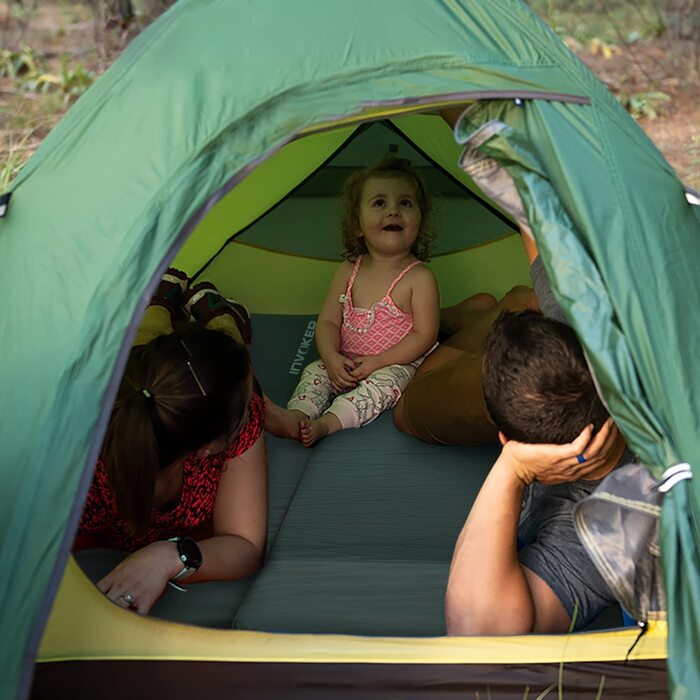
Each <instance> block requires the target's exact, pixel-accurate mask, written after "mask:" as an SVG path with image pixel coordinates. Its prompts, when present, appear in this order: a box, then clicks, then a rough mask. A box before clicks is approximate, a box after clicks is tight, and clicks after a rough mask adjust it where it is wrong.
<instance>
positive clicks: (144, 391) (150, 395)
mask: <svg viewBox="0 0 700 700" xmlns="http://www.w3.org/2000/svg"><path fill="white" fill-rule="evenodd" d="M141 393H142V394H143V395H144V396H145V397H146V398H147V399H148V400H149V401H150V400H154V399H153V393H152V392H151V390H150V389H146V388H145V387H144V388H143V389H141Z"/></svg>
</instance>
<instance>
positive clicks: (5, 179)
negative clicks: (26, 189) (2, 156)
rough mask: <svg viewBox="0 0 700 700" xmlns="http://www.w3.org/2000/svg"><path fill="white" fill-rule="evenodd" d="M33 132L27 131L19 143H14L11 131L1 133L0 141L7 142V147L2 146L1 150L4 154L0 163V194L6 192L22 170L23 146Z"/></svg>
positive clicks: (24, 156) (24, 158) (24, 155)
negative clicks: (4, 156)
mask: <svg viewBox="0 0 700 700" xmlns="http://www.w3.org/2000/svg"><path fill="white" fill-rule="evenodd" d="M33 133H34V131H33V130H32V131H28V132H27V133H26V134H25V135H24V136H23V137H22V138H21V139H20V141H19V142H15V140H14V138H13V136H12V130H11V129H10V130H8V131H6V132H2V140H3V141H5V140H7V146H6V147H4V146H5V144H2V147H3V148H2V150H3V151H5V153H6V160H5V162H0V192H6V191H7V189H8V187H9V185H10V183H11V182H12V180H14V179H15V177H16V175H17V173H19V171H20V170H21V169H22V166H23V165H24V162H25V160H26V153H25V150H24V147H25V145H26V144H27V142H28V141H29V139H30V138H31V136H32V134H33Z"/></svg>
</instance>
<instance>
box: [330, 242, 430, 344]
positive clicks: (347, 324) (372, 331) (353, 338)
mask: <svg viewBox="0 0 700 700" xmlns="http://www.w3.org/2000/svg"><path fill="white" fill-rule="evenodd" d="M362 258H363V256H362V255H360V256H358V258H357V260H356V261H355V266H354V267H353V269H352V274H351V275H350V279H349V280H348V288H347V289H346V290H345V293H344V294H341V295H340V296H339V297H338V302H339V303H340V304H342V306H343V323H342V325H341V327H340V352H342V353H343V355H345V356H346V357H351V358H352V357H362V356H364V355H379V353H381V352H384V351H385V350H388V349H389V348H392V347H394V345H396V343H398V342H399V341H400V340H403V339H404V338H405V337H406V336H407V335H408V334H409V333H410V332H411V331H412V330H413V314H409V313H406V312H405V311H402V310H401V309H400V308H399V307H398V306H396V304H395V303H394V300H393V299H392V298H391V293H392V292H393V291H394V288H395V287H396V285H397V284H398V283H399V282H400V281H401V280H402V279H403V277H404V275H405V274H406V273H407V272H408V271H409V270H412V269H413V268H414V267H415V266H416V265H420V264H421V261H420V260H415V261H414V262H412V263H411V264H410V265H408V267H406V268H404V269H403V270H402V271H401V272H400V273H399V276H398V277H397V278H396V279H395V280H394V281H393V282H392V283H391V286H390V287H389V291H387V293H386V294H385V295H384V297H383V298H382V299H380V300H379V301H375V302H374V304H372V306H371V307H370V308H369V309H356V308H355V307H354V306H353V303H352V286H353V284H354V283H355V277H357V271H358V270H359V269H360V264H361V263H362Z"/></svg>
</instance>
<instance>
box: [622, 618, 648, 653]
mask: <svg viewBox="0 0 700 700" xmlns="http://www.w3.org/2000/svg"><path fill="white" fill-rule="evenodd" d="M637 626H638V627H639V634H638V635H637V638H636V639H635V640H634V643H633V644H632V646H631V647H630V648H629V649H628V650H627V655H626V656H625V663H627V662H628V661H629V658H630V654H631V653H632V651H633V650H634V648H635V647H636V646H637V644H639V640H640V639H641V638H642V637H643V636H644V635H645V634H646V633H647V632H648V631H649V623H648V622H647V621H646V620H638V621H637Z"/></svg>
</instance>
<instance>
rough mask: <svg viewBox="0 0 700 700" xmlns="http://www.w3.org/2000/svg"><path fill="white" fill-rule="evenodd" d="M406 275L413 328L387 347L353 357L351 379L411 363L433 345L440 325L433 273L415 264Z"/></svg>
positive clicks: (437, 296)
mask: <svg viewBox="0 0 700 700" xmlns="http://www.w3.org/2000/svg"><path fill="white" fill-rule="evenodd" d="M409 275H410V276H409V277H407V279H409V280H410V282H411V313H412V314H413V330H412V331H411V332H410V333H409V334H408V335H407V336H406V337H405V338H403V339H402V340H401V341H399V342H398V343H396V345H394V346H393V347H392V348H389V350H386V351H385V352H382V353H379V354H378V355H369V356H367V357H360V358H357V360H356V365H357V366H356V368H355V370H353V372H351V374H352V376H353V377H355V379H366V378H367V377H368V376H369V375H370V374H371V373H372V372H374V371H375V370H377V369H379V368H381V367H388V366H389V365H405V364H408V363H409V362H413V361H414V360H417V359H418V358H419V357H420V356H421V355H423V354H424V353H426V352H427V351H428V350H430V348H431V347H432V346H433V345H434V344H435V340H436V339H437V334H438V327H439V325H440V293H439V291H438V286H437V282H436V281H435V276H434V275H433V273H432V272H431V271H430V270H429V269H428V268H427V267H425V266H424V265H419V266H418V267H415V268H414V269H413V270H411V272H410V273H409Z"/></svg>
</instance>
